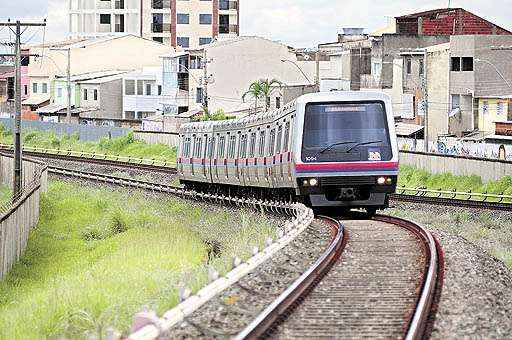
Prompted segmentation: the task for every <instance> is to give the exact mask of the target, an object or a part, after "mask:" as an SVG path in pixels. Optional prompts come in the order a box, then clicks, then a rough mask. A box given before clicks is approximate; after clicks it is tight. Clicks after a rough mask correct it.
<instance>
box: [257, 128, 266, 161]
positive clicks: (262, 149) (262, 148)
mask: <svg viewBox="0 0 512 340" xmlns="http://www.w3.org/2000/svg"><path fill="white" fill-rule="evenodd" d="M258 155H259V156H260V157H263V156H265V130H263V131H261V132H260V143H259V145H258Z"/></svg>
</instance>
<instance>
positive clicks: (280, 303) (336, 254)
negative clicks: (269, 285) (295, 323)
mask: <svg viewBox="0 0 512 340" xmlns="http://www.w3.org/2000/svg"><path fill="white" fill-rule="evenodd" d="M321 219H322V220H324V221H326V222H328V224H329V225H330V226H331V228H332V229H334V230H335V234H334V237H333V239H332V241H331V243H330V245H329V247H328V248H327V250H326V251H325V252H324V253H323V254H322V256H321V257H320V258H319V259H318V260H317V261H316V262H315V263H314V264H313V266H311V267H310V268H309V269H308V270H307V271H306V272H305V273H304V274H302V275H301V276H300V277H299V278H298V279H297V280H296V281H295V282H294V283H293V284H292V285H291V286H290V287H288V288H287V289H286V290H285V291H284V292H283V293H282V294H281V295H280V296H279V297H278V298H277V299H276V300H275V301H274V302H273V303H272V304H271V305H269V306H268V307H267V308H266V309H265V310H264V311H263V312H262V313H261V314H260V315H258V317H257V318H256V319H255V320H254V321H253V322H251V324H249V326H247V327H246V328H245V329H244V330H243V331H242V332H241V333H240V334H238V336H237V337H236V338H235V339H257V338H259V337H261V336H263V335H264V334H265V333H267V332H268V330H269V329H270V328H271V327H272V325H274V324H276V323H277V322H278V321H279V320H280V319H281V318H282V317H283V316H285V315H286V314H287V313H288V312H289V310H290V309H291V307H292V306H293V305H294V304H296V303H297V301H298V300H299V298H300V297H303V296H304V295H306V294H307V292H308V291H309V290H310V289H311V288H312V287H313V286H314V285H315V284H316V283H317V282H318V280H320V279H321V278H322V277H323V276H324V275H325V274H327V272H328V271H329V269H330V268H331V266H332V265H333V264H334V263H336V261H337V260H338V259H339V258H340V256H341V253H342V252H343V249H344V247H345V244H346V241H347V233H346V231H345V230H344V228H343V226H342V225H341V223H340V222H339V221H336V220H334V219H332V218H329V217H321Z"/></svg>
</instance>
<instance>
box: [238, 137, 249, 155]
mask: <svg viewBox="0 0 512 340" xmlns="http://www.w3.org/2000/svg"><path fill="white" fill-rule="evenodd" d="M246 156H247V135H242V136H241V137H240V149H239V150H238V157H239V158H245V157H246Z"/></svg>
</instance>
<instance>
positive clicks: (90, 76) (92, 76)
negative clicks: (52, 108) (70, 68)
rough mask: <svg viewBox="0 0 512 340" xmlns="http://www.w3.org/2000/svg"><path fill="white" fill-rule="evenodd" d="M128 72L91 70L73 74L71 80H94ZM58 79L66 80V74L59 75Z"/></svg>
mask: <svg viewBox="0 0 512 340" xmlns="http://www.w3.org/2000/svg"><path fill="white" fill-rule="evenodd" d="M123 73H126V71H100V72H89V73H82V74H77V75H73V76H71V81H77V82H83V81H86V80H92V79H97V78H103V77H111V76H114V75H119V74H123ZM56 80H61V81H66V77H65V76H57V77H56Z"/></svg>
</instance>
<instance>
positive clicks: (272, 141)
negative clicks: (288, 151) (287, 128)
mask: <svg viewBox="0 0 512 340" xmlns="http://www.w3.org/2000/svg"><path fill="white" fill-rule="evenodd" d="M275 143H276V130H275V129H272V130H270V140H269V142H268V148H267V156H272V155H273V154H274V150H275V149H274V148H275Z"/></svg>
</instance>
